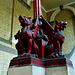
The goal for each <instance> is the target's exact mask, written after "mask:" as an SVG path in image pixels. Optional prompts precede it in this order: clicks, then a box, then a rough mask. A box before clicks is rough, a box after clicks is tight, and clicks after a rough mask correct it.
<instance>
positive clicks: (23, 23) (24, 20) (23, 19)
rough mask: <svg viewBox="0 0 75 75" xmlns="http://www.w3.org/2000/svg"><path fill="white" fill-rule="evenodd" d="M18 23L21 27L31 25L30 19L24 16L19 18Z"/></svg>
mask: <svg viewBox="0 0 75 75" xmlns="http://www.w3.org/2000/svg"><path fill="white" fill-rule="evenodd" d="M19 21H20V23H21V26H23V27H24V26H28V25H30V24H32V18H31V17H26V16H21V15H20V16H19Z"/></svg>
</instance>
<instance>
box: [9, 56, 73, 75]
mask: <svg viewBox="0 0 75 75" xmlns="http://www.w3.org/2000/svg"><path fill="white" fill-rule="evenodd" d="M67 66H69V67H70V68H72V63H71V61H70V60H68V59H67V58H65V57H60V58H52V59H38V58H34V57H16V58H14V59H13V60H11V63H10V66H9V69H8V75H68V67H67Z"/></svg>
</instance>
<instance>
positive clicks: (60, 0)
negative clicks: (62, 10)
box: [41, 0, 75, 11]
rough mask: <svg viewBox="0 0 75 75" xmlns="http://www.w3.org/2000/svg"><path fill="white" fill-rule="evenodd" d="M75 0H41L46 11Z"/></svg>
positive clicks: (72, 2)
mask: <svg viewBox="0 0 75 75" xmlns="http://www.w3.org/2000/svg"><path fill="white" fill-rule="evenodd" d="M74 3H75V0H41V4H42V6H43V8H44V9H45V10H46V11H49V10H51V9H54V8H56V7H59V6H60V5H69V4H74Z"/></svg>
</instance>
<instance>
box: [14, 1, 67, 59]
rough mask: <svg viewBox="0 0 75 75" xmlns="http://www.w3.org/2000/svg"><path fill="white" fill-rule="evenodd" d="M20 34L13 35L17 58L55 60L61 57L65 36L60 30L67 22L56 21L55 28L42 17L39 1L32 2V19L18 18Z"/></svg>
mask: <svg viewBox="0 0 75 75" xmlns="http://www.w3.org/2000/svg"><path fill="white" fill-rule="evenodd" d="M19 21H20V24H21V26H22V29H21V32H20V31H18V33H17V34H16V35H15V38H16V39H18V43H17V44H16V49H17V52H18V56H25V55H26V56H27V55H30V56H32V55H34V56H35V57H38V58H51V57H53V58H55V57H60V56H63V55H62V44H63V42H64V39H65V36H64V35H63V33H62V30H64V28H66V25H67V22H62V21H61V22H59V21H56V25H55V28H52V26H51V25H50V24H49V23H48V22H47V21H46V20H45V19H44V18H43V17H42V14H41V7H40V0H34V19H32V18H31V17H26V16H21V15H20V16H19Z"/></svg>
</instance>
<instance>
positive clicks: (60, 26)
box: [55, 21, 67, 30]
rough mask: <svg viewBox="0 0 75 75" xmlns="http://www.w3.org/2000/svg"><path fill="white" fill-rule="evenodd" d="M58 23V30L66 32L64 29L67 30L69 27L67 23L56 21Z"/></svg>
mask: <svg viewBox="0 0 75 75" xmlns="http://www.w3.org/2000/svg"><path fill="white" fill-rule="evenodd" d="M55 22H56V28H58V29H59V30H64V28H66V26H67V22H63V21H60V22H59V21H55Z"/></svg>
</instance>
